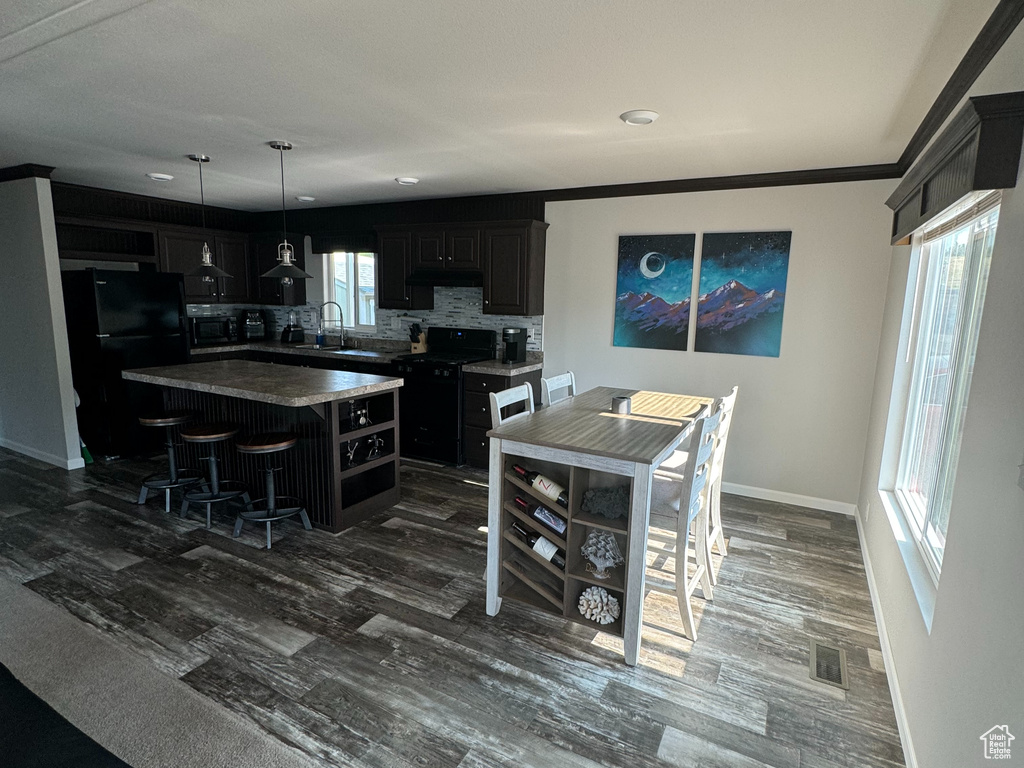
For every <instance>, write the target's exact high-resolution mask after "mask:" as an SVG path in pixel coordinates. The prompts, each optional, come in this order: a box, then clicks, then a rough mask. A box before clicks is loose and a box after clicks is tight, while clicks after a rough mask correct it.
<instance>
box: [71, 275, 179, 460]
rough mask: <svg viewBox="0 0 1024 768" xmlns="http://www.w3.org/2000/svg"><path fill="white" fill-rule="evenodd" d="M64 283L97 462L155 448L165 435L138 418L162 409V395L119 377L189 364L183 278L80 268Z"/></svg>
mask: <svg viewBox="0 0 1024 768" xmlns="http://www.w3.org/2000/svg"><path fill="white" fill-rule="evenodd" d="M61 277H62V280H63V284H64V312H65V314H66V316H67V324H68V344H69V346H70V349H71V376H72V379H73V380H74V384H75V390H76V391H77V392H78V396H79V398H80V399H81V404H80V405H79V407H78V429H79V432H80V433H81V435H82V439H83V440H85V444H86V445H87V446H88V447H89V451H90V452H91V453H92V454H93V455H94V456H106V457H114V456H134V455H138V454H142V453H148V452H150V451H152V450H154V449H156V448H158V447H159V446H160V444H161V443H162V442H163V437H164V436H163V434H162V432H161V430H154V429H148V430H146V429H143V428H141V427H140V426H139V423H138V417H139V414H141V413H145V412H149V411H157V410H160V408H161V405H162V402H161V396H160V392H159V390H158V389H157V388H156V387H154V386H151V385H146V384H139V383H136V382H130V381H125V380H124V379H122V378H121V371H123V370H125V369H128V368H148V367H150V366H154V365H177V364H180V363H185V362H188V335H187V333H186V326H185V300H184V292H183V289H182V276H181V275H178V274H166V273H159V272H123V271H119V270H118V271H115V270H102V269H83V270H74V271H68V272H63V273H62V275H61ZM154 433H160V434H154Z"/></svg>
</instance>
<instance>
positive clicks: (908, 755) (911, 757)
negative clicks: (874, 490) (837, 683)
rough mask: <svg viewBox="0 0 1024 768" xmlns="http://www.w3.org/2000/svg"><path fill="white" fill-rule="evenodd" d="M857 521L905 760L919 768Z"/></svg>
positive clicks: (883, 621) (861, 530) (858, 524)
mask: <svg viewBox="0 0 1024 768" xmlns="http://www.w3.org/2000/svg"><path fill="white" fill-rule="evenodd" d="M854 517H855V518H856V520H857V537H858V538H859V539H860V552H861V555H862V556H863V558H864V574H865V575H866V576H867V579H868V592H869V593H870V594H871V607H872V608H873V609H874V612H875V624H877V625H878V642H879V644H880V645H881V646H882V662H883V663H884V664H885V676H886V679H888V681H889V696H890V698H892V708H893V711H894V712H895V714H896V727H897V728H898V729H899V732H900V744H902V745H903V759H904V761H905V762H906V764H907V768H918V765H917V754H916V753H915V752H914V740H913V739H912V738H911V736H910V723H909V722H908V721H907V712H906V710H905V709H904V708H903V695H902V694H901V693H900V680H899V677H897V676H896V660H895V659H894V658H893V656H892V646H890V645H889V632H888V631H887V630H886V628H885V616H884V615H883V614H882V605H881V603H880V602H879V600H878V589H877V588H876V586H875V573H874V571H872V570H871V556H870V555H869V554H868V548H867V541H866V540H865V538H864V524H863V522H862V521H861V519H860V513H859V512H858V513H857V514H855V515H854Z"/></svg>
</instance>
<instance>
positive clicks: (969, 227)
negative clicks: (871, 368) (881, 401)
mask: <svg viewBox="0 0 1024 768" xmlns="http://www.w3.org/2000/svg"><path fill="white" fill-rule="evenodd" d="M998 206H999V193H998V192H992V193H985V194H978V195H975V196H972V197H971V198H969V199H968V200H967V201H966V202H965V203H964V204H962V205H960V206H958V207H957V208H956V209H955V210H954V211H953V212H952V213H951V214H949V215H946V216H944V217H943V219H942V220H940V221H935V222H929V223H928V224H927V225H925V227H924V228H923V230H921V231H919V233H918V234H916V235H915V237H914V242H913V245H914V247H913V255H912V258H911V271H910V278H909V285H908V289H907V300H908V303H910V302H912V307H910V311H909V313H907V314H905V318H906V319H905V326H906V344H905V348H906V353H905V355H904V356H903V359H902V360H901V361H900V365H902V366H908V367H909V378H907V382H908V386H906V387H905V388H904V389H903V390H902V391H901V392H900V393H896V392H895V391H894V396H899V397H905V410H904V411H903V413H904V418H903V419H902V420H901V421H897V422H896V423H897V425H898V426H897V428H898V429H900V430H901V432H902V435H901V436H900V442H899V456H898V462H897V466H896V472H895V482H894V484H893V488H892V489H891V493H892V494H893V496H894V497H895V500H896V505H897V507H898V508H899V510H900V511H901V512H902V515H903V517H904V518H905V520H906V522H907V523H908V528H909V531H910V533H911V535H912V536H913V538H915V539H916V541H917V544H918V548H919V550H920V551H921V553H922V554H923V556H924V561H925V565H926V566H927V568H928V571H929V572H930V574H931V576H932V579H933V581H934V582H935V583H936V584H937V583H938V577H939V572H940V570H941V567H942V556H943V553H944V551H945V547H946V530H947V525H948V523H949V511H950V505H951V503H952V500H953V481H954V479H955V478H956V468H957V461H958V458H959V455H960V440H961V437H962V434H963V426H964V415H965V413H966V411H967V397H968V393H969V391H970V387H971V374H972V373H973V370H974V356H975V350H976V348H977V343H978V330H979V327H980V324H981V313H982V307H983V305H984V302H985V288H986V286H987V283H988V273H989V264H990V262H991V259H992V246H993V243H994V241H995V235H996V224H997V222H998V220H999V207H998ZM891 412H892V411H891Z"/></svg>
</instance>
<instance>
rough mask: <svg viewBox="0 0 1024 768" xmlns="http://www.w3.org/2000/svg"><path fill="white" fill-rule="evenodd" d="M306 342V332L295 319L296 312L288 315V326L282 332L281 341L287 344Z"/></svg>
mask: <svg viewBox="0 0 1024 768" xmlns="http://www.w3.org/2000/svg"><path fill="white" fill-rule="evenodd" d="M305 340H306V332H305V331H304V330H303V328H302V326H301V325H299V323H298V321H297V320H296V319H295V312H289V313H288V325H286V326H285V327H284V328H283V329H282V331H281V341H282V342H284V343H285V344H301V343H302V342H303V341H305Z"/></svg>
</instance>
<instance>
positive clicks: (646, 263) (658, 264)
mask: <svg viewBox="0 0 1024 768" xmlns="http://www.w3.org/2000/svg"><path fill="white" fill-rule="evenodd" d="M664 271H665V257H664V256H662V255H661V254H660V253H655V252H654V251H651V252H650V253H646V254H644V256H643V258H641V259H640V274H641V275H643V276H644V277H646V278H647V279H648V280H650V279H651V278H652V277H657V276H658V275H660V274H661V273H662V272H664Z"/></svg>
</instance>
